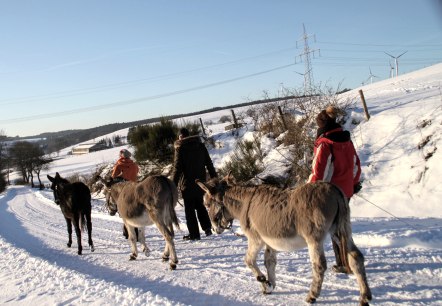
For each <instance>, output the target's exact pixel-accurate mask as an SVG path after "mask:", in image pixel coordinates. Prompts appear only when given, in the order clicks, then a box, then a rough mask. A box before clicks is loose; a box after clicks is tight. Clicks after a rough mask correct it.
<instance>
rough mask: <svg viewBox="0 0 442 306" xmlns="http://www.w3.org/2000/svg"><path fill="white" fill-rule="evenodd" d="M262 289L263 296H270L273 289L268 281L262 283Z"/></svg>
mask: <svg viewBox="0 0 442 306" xmlns="http://www.w3.org/2000/svg"><path fill="white" fill-rule="evenodd" d="M262 287H263V288H262V293H264V294H271V293H272V292H273V288H274V287H273V285H272V284H271V283H270V282H269V281H267V282H264V283H262Z"/></svg>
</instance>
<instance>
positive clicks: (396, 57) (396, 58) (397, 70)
mask: <svg viewBox="0 0 442 306" xmlns="http://www.w3.org/2000/svg"><path fill="white" fill-rule="evenodd" d="M407 52H408V51H405V52H404V53H402V54H401V55H398V56H393V55H391V54H388V53H387V52H384V53H385V54H387V55H388V56H390V57H391V58H394V63H395V66H396V76H398V75H399V64H398V58H400V57H401V56H402V55H404V54H405V53H407Z"/></svg>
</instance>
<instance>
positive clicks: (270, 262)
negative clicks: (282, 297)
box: [264, 245, 277, 291]
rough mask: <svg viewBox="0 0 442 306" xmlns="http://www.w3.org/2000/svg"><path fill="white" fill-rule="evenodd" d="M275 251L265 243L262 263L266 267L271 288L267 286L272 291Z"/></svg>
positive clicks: (274, 276) (274, 283)
mask: <svg viewBox="0 0 442 306" xmlns="http://www.w3.org/2000/svg"><path fill="white" fill-rule="evenodd" d="M276 261H277V260H276V251H275V250H274V249H272V248H271V247H270V246H268V245H266V249H265V252H264V265H265V267H266V269H267V278H268V279H269V283H270V284H271V285H272V288H269V290H270V289H271V290H272V291H273V289H275V287H276V275H275V268H276Z"/></svg>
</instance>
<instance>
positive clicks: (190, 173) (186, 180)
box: [172, 128, 217, 240]
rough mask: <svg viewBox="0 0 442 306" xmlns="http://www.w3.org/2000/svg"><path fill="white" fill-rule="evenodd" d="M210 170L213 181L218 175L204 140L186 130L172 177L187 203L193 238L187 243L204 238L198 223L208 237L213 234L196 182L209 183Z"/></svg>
mask: <svg viewBox="0 0 442 306" xmlns="http://www.w3.org/2000/svg"><path fill="white" fill-rule="evenodd" d="M206 169H207V171H208V172H209V175H210V177H211V178H214V177H216V176H217V174H216V171H215V168H214V167H213V163H212V160H211V159H210V156H209V152H207V149H206V147H205V145H204V144H203V143H202V142H201V140H200V137H199V136H198V135H196V136H190V135H189V131H188V130H187V129H186V128H182V129H181V130H180V135H179V139H178V140H177V141H176V142H175V157H174V164H173V175H172V176H173V182H174V183H175V184H176V185H177V186H178V188H179V189H180V190H181V195H182V197H183V200H184V212H185V214H186V221H187V229H188V230H189V235H185V236H184V237H183V239H184V240H200V239H201V236H200V231H199V227H198V221H199V223H200V225H201V228H202V229H203V231H204V232H205V234H206V236H210V235H212V230H211V227H212V226H211V223H210V218H209V214H208V213H207V210H206V208H205V207H204V203H203V196H204V192H203V190H202V189H201V188H200V187H199V186H198V185H197V184H196V183H195V180H196V179H199V180H200V181H203V182H205V181H206ZM195 212H196V213H195ZM197 217H198V219H197Z"/></svg>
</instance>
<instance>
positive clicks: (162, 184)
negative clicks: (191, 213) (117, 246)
mask: <svg viewBox="0 0 442 306" xmlns="http://www.w3.org/2000/svg"><path fill="white" fill-rule="evenodd" d="M102 181H103V180H102ZM104 184H105V186H106V190H105V194H106V204H107V207H108V209H109V213H110V215H112V216H113V215H115V214H116V213H117V211H118V213H119V214H120V217H121V218H122V219H123V222H124V225H125V226H126V227H127V230H128V233H129V242H130V246H131V254H130V257H129V259H130V260H135V259H136V258H137V256H138V249H137V244H136V242H137V237H136V234H135V228H138V229H139V236H138V240H139V241H140V243H141V245H142V251H143V252H144V253H145V254H146V256H148V255H149V249H148V248H147V246H146V241H145V236H144V227H145V226H148V225H152V224H155V225H156V226H157V228H158V230H159V231H160V232H161V234H162V235H163V237H164V239H165V241H166V247H165V249H164V253H163V256H162V258H163V261H169V257H171V258H170V263H169V264H170V269H171V270H175V269H176V265H177V263H178V258H177V255H176V250H175V244H174V241H173V239H174V236H175V234H174V229H173V224H175V226H176V227H177V228H179V222H178V218H177V216H176V212H175V206H176V204H177V202H178V190H177V188H176V186H175V184H174V183H173V182H172V181H171V180H169V179H168V178H167V177H165V176H162V175H156V176H149V177H147V178H145V179H144V180H143V181H141V182H130V181H123V182H117V183H116V182H114V181H113V180H111V181H104Z"/></svg>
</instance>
